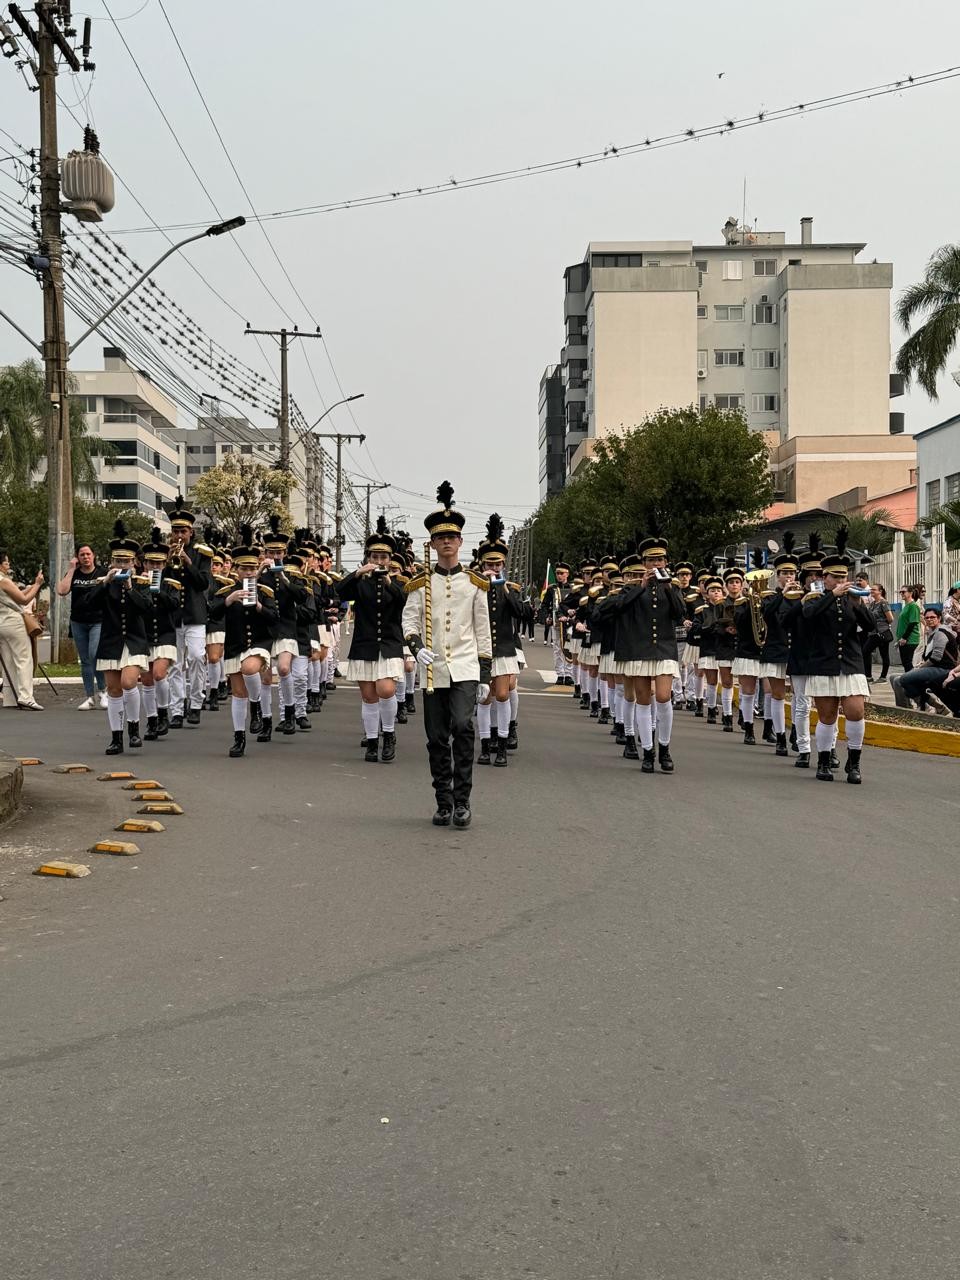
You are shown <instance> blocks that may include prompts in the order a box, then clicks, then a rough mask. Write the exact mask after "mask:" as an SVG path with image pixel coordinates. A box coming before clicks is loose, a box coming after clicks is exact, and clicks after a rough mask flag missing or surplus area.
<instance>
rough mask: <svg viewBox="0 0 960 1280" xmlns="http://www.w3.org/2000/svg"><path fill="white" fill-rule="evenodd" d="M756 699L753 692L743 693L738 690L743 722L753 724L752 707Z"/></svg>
mask: <svg viewBox="0 0 960 1280" xmlns="http://www.w3.org/2000/svg"><path fill="white" fill-rule="evenodd" d="M756 701H757V695H756V694H755V693H744V692H743V690H742V689H741V691H740V710H741V711H742V712H743V723H744V724H753V708H754V704H755V703H756Z"/></svg>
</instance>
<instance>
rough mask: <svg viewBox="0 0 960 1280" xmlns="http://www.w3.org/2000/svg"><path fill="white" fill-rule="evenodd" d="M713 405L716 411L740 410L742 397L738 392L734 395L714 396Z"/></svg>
mask: <svg viewBox="0 0 960 1280" xmlns="http://www.w3.org/2000/svg"><path fill="white" fill-rule="evenodd" d="M713 403H714V404H715V405H716V406H717V408H718V409H742V408H743V396H742V395H741V394H740V393H739V392H737V393H736V394H735V395H722V396H714V397H713Z"/></svg>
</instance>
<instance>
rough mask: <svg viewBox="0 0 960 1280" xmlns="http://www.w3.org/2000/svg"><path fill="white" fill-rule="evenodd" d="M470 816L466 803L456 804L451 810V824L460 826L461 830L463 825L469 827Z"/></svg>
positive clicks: (471, 815)
mask: <svg viewBox="0 0 960 1280" xmlns="http://www.w3.org/2000/svg"><path fill="white" fill-rule="evenodd" d="M472 817H473V814H472V813H471V812H470V806H469V805H468V804H458V805H457V807H456V808H455V809H454V811H453V825H454V826H455V827H460V828H461V830H462V829H463V828H464V827H469V825H470V819H471V818H472Z"/></svg>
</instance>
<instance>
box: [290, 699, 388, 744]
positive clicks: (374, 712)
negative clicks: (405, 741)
mask: <svg viewBox="0 0 960 1280" xmlns="http://www.w3.org/2000/svg"><path fill="white" fill-rule="evenodd" d="M288 705H289V704H288ZM360 715H361V717H362V718H363V732H364V736H365V737H366V738H367V739H368V740H369V739H370V738H379V737H380V703H379V702H362V703H361V704H360Z"/></svg>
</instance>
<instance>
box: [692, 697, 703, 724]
mask: <svg viewBox="0 0 960 1280" xmlns="http://www.w3.org/2000/svg"><path fill="white" fill-rule="evenodd" d="M693 714H694V715H695V716H696V718H697V719H698V720H702V719H703V699H702V698H697V699H695V701H694V704H693Z"/></svg>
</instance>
